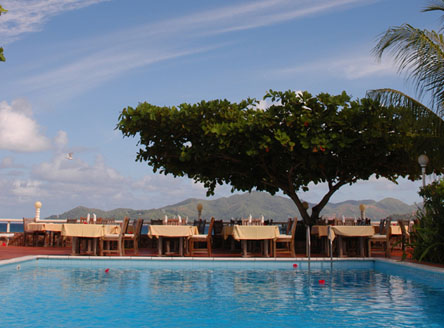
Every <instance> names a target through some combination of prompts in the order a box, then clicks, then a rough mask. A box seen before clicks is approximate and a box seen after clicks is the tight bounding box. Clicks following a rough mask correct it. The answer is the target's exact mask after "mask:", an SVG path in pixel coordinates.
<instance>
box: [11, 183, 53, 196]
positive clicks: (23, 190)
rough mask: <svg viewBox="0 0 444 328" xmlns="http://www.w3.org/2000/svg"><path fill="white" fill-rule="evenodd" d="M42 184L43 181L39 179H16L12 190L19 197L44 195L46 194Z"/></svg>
mask: <svg viewBox="0 0 444 328" xmlns="http://www.w3.org/2000/svg"><path fill="white" fill-rule="evenodd" d="M42 184H43V183H42V182H41V181H37V180H20V179H19V180H14V182H13V183H12V190H11V192H12V194H13V195H15V196H18V197H30V196H34V197H37V196H39V197H42V196H44V195H45V194H46V191H45V190H44V189H43V188H42Z"/></svg>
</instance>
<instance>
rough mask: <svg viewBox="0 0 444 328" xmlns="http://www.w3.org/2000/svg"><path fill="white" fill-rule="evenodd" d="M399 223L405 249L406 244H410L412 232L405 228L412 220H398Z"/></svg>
mask: <svg viewBox="0 0 444 328" xmlns="http://www.w3.org/2000/svg"><path fill="white" fill-rule="evenodd" d="M398 225H399V227H400V228H401V249H402V251H405V246H406V244H410V234H409V232H408V231H407V229H406V228H405V227H406V226H407V227H409V225H410V220H407V221H404V220H398Z"/></svg>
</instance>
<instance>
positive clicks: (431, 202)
mask: <svg viewBox="0 0 444 328" xmlns="http://www.w3.org/2000/svg"><path fill="white" fill-rule="evenodd" d="M419 194H420V195H421V196H422V197H423V199H424V208H423V209H421V210H419V211H418V219H419V222H418V223H417V224H416V226H415V227H416V231H415V232H414V233H413V236H412V237H413V240H412V246H413V248H414V249H413V258H414V259H417V260H419V261H428V262H433V263H441V264H443V263H444V179H442V180H439V181H435V182H433V183H432V184H430V185H428V186H426V187H425V188H421V191H420V192H419Z"/></svg>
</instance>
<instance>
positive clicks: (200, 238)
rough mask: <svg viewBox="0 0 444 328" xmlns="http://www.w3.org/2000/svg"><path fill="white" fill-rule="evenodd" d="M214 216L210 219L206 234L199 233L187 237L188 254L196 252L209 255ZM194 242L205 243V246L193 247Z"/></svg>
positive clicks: (191, 254) (192, 254)
mask: <svg viewBox="0 0 444 328" xmlns="http://www.w3.org/2000/svg"><path fill="white" fill-rule="evenodd" d="M214 221H215V219H214V217H213V218H211V221H210V227H209V228H208V233H207V234H205V235H204V234H199V235H192V236H191V237H190V238H189V239H188V252H189V254H190V256H194V255H196V254H207V255H208V256H209V257H211V255H212V253H211V235H212V232H213V226H214ZM195 243H206V244H207V247H206V248H195V247H194V246H195V245H194V244H195Z"/></svg>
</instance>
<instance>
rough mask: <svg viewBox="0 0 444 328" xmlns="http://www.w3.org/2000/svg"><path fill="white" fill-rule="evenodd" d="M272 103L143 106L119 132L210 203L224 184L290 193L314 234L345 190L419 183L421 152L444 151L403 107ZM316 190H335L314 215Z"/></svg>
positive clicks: (330, 101) (280, 95) (124, 115)
mask: <svg viewBox="0 0 444 328" xmlns="http://www.w3.org/2000/svg"><path fill="white" fill-rule="evenodd" d="M265 98H268V99H270V100H271V102H272V105H271V106H270V107H269V108H267V109H265V110H264V109H259V108H257V106H256V104H257V103H256V101H255V100H253V99H247V100H244V101H241V102H239V103H234V102H230V101H228V100H213V101H202V102H200V103H196V104H181V105H180V106H178V107H159V106H155V105H152V104H149V103H146V102H145V103H140V104H139V105H138V106H137V107H136V108H132V107H127V108H125V109H123V111H122V112H121V114H120V116H119V122H118V124H117V127H116V128H117V129H119V130H120V131H121V132H122V133H123V135H124V136H127V137H129V136H140V141H139V145H140V146H141V148H140V150H139V152H138V154H137V157H136V159H137V160H139V161H146V162H147V164H148V165H150V166H152V167H153V170H154V172H156V171H160V173H164V174H172V175H174V176H179V177H181V176H188V177H189V178H191V179H194V180H195V181H197V182H202V183H203V184H204V186H205V187H206V188H207V191H208V194H211V193H213V192H214V190H215V188H216V186H217V185H218V184H224V183H226V184H229V185H231V186H232V187H233V190H241V191H251V190H253V189H256V190H259V191H267V192H269V193H271V194H274V193H276V192H278V191H282V192H283V193H284V194H286V195H287V196H288V197H290V198H291V199H292V200H293V201H294V203H295V204H296V206H297V208H298V209H299V212H300V214H301V216H302V218H303V220H304V222H305V223H306V224H309V225H312V224H314V223H315V222H316V220H317V219H318V218H319V215H320V212H321V210H322V208H323V207H324V206H325V205H326V204H327V202H328V201H329V199H330V197H331V196H332V195H333V194H334V192H336V191H337V190H338V189H339V188H340V187H342V186H343V185H346V184H352V183H354V182H356V181H358V180H360V179H362V180H366V179H369V177H370V176H372V175H373V174H376V176H377V177H385V178H387V179H389V180H392V181H396V179H397V178H398V177H410V178H411V179H416V178H418V175H419V170H418V167H417V165H418V164H417V162H416V158H417V153H418V149H417V147H418V144H421V145H425V146H427V147H428V149H429V151H430V152H438V151H439V149H440V143H435V142H433V141H434V140H435V138H436V135H437V131H436V129H435V127H433V126H430V125H426V124H423V122H422V120H421V119H420V118H418V117H416V116H414V115H412V112H411V111H410V110H408V109H405V108H403V107H394V106H389V107H385V106H382V105H380V104H379V102H377V101H374V100H371V99H362V100H351V98H350V97H349V96H348V95H347V94H346V93H345V92H344V93H342V94H341V95H336V96H332V95H329V94H320V95H318V96H317V97H313V96H312V95H311V94H309V93H308V92H303V93H296V92H292V91H287V92H276V91H271V90H270V92H268V93H267V95H266V96H265ZM431 141H432V142H431ZM441 149H442V148H441ZM431 165H432V166H434V167H441V166H439V165H438V163H436V162H432V163H431ZM310 183H314V184H318V183H325V184H326V185H327V186H328V191H327V192H326V194H325V195H324V196H323V197H322V198H321V199H320V201H319V203H318V204H316V205H315V206H313V207H312V208H311V213H310V212H309V211H307V210H306V208H305V207H304V205H303V200H302V199H301V198H300V197H299V195H298V191H300V190H303V191H306V190H308V185H309V184H310Z"/></svg>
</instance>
